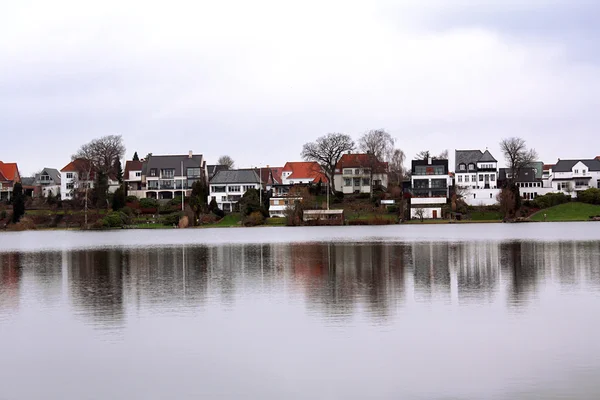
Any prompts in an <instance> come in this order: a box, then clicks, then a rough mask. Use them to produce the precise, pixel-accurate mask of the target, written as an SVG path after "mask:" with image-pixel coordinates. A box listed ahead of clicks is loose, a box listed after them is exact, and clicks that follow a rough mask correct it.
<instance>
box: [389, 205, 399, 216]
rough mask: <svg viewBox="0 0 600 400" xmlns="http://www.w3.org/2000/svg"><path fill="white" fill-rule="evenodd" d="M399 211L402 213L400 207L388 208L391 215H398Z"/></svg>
mask: <svg viewBox="0 0 600 400" xmlns="http://www.w3.org/2000/svg"><path fill="white" fill-rule="evenodd" d="M399 211H400V207H398V206H388V208H387V212H388V213H390V214H398V212H399Z"/></svg>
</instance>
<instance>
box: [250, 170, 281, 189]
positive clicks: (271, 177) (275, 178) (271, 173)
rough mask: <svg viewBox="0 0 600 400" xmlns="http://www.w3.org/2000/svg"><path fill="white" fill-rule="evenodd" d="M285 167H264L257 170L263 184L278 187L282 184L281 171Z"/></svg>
mask: <svg viewBox="0 0 600 400" xmlns="http://www.w3.org/2000/svg"><path fill="white" fill-rule="evenodd" d="M282 170H283V167H263V168H258V169H256V173H257V174H259V175H260V178H261V180H262V182H263V183H264V184H266V185H277V184H279V183H281V171H282Z"/></svg>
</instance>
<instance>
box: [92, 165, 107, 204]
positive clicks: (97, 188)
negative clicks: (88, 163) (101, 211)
mask: <svg viewBox="0 0 600 400" xmlns="http://www.w3.org/2000/svg"><path fill="white" fill-rule="evenodd" d="M92 196H93V197H92V198H93V202H94V203H95V204H96V206H97V207H98V208H103V207H107V205H108V204H107V201H108V200H107V199H108V177H107V176H106V174H105V173H104V172H98V173H97V174H96V183H95V185H94V190H93V193H92Z"/></svg>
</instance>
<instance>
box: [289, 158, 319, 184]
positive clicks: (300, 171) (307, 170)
mask: <svg viewBox="0 0 600 400" xmlns="http://www.w3.org/2000/svg"><path fill="white" fill-rule="evenodd" d="M284 171H285V172H288V171H291V172H292V173H291V175H290V176H288V179H306V178H311V179H312V180H313V181H314V182H318V181H319V180H320V181H321V182H327V176H325V174H324V173H323V172H322V171H321V166H320V165H319V163H317V162H314V161H308V162H305V161H298V162H287V163H285V166H284V167H283V170H282V172H284Z"/></svg>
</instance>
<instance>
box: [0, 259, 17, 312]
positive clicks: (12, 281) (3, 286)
mask: <svg viewBox="0 0 600 400" xmlns="http://www.w3.org/2000/svg"><path fill="white" fill-rule="evenodd" d="M21 276H22V268H21V255H20V254H19V253H0V310H2V309H7V310H10V309H16V308H18V306H19V295H20V293H19V289H20V286H21Z"/></svg>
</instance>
